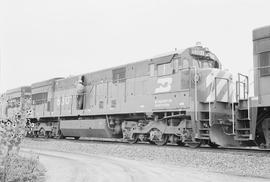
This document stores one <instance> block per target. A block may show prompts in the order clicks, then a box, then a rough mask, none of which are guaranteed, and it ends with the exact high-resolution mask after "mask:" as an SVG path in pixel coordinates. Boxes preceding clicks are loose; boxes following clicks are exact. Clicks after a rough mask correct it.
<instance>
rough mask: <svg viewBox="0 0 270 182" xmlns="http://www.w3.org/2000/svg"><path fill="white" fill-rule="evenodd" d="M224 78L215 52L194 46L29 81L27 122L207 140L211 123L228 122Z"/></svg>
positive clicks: (160, 139)
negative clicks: (30, 112) (95, 69)
mask: <svg viewBox="0 0 270 182" xmlns="http://www.w3.org/2000/svg"><path fill="white" fill-rule="evenodd" d="M43 85H48V86H43ZM232 85H233V84H232V75H231V74H230V73H229V72H228V71H227V70H222V69H221V63H220V61H219V60H218V58H217V57H216V56H215V55H214V54H213V53H212V52H210V51H209V50H208V49H207V48H205V47H202V46H200V45H198V46H195V47H191V48H187V49H185V50H183V51H175V52H172V53H168V54H166V55H161V56H157V57H154V58H151V59H147V60H143V61H140V62H136V63H132V64H128V65H123V66H119V67H115V68H112V69H106V70H102V71H98V72H94V73H87V74H83V75H78V76H74V77H69V78H65V79H52V80H50V81H47V82H41V83H38V84H33V85H32V102H33V116H32V117H31V121H32V122H33V123H35V126H38V127H36V128H37V129H36V130H35V131H36V135H45V136H60V137H62V138H64V137H67V136H69V137H74V138H76V139H78V138H79V137H99V138H123V139H124V140H127V141H128V142H130V143H135V142H138V141H149V142H150V143H155V144H157V145H164V144H166V143H167V142H170V143H177V144H179V145H184V144H185V143H186V144H188V145H190V146H199V145H200V144H201V143H208V144H210V145H214V143H213V142H211V138H210V135H209V131H210V129H211V126H212V125H215V124H220V123H226V124H227V125H229V126H230V127H232V124H233V121H232V118H233V114H232V102H233V87H232ZM52 88H53V89H52ZM44 89H45V90H46V92H45V91H44ZM45 93H46V94H45ZM48 95H50V99H49V97H48ZM44 98H45V99H44ZM39 100H40V101H39ZM218 137H220V136H218Z"/></svg>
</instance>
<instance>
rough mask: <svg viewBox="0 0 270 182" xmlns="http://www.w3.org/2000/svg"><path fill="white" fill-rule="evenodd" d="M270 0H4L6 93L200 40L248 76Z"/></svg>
mask: <svg viewBox="0 0 270 182" xmlns="http://www.w3.org/2000/svg"><path fill="white" fill-rule="evenodd" d="M269 7H270V1H269V0H253V1H252V0H113V1H112V0H89V1H87V0H46V1H44V0H0V93H1V92H4V91H5V90H7V89H11V88H16V87H19V86H24V85H30V84H31V83H34V82H38V81H43V80H47V79H50V78H53V77H59V76H60V77H67V76H70V75H77V74H81V73H88V72H92V71H97V70H101V69H105V68H110V67H114V66H118V65H122V64H126V63H131V62H135V61H139V60H143V59H147V58H151V57H153V56H155V55H159V54H161V53H165V52H170V51H172V50H174V49H175V48H177V49H185V48H188V47H190V46H194V45H195V44H196V42H201V43H202V45H203V46H206V47H208V48H209V49H210V50H211V51H212V52H213V53H215V54H216V55H217V57H218V58H219V59H220V61H221V63H222V64H223V68H226V69H229V70H230V71H231V72H232V73H233V74H237V73H238V72H242V73H245V74H248V73H249V71H248V70H250V69H251V68H252V59H253V53H252V49H253V48H252V30H253V29H255V28H258V27H261V26H266V25H270V22H269V20H270V19H269V17H270V11H269Z"/></svg>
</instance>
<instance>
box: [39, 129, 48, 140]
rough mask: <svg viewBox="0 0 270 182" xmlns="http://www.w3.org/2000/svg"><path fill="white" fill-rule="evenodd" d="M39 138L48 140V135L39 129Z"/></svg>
mask: <svg viewBox="0 0 270 182" xmlns="http://www.w3.org/2000/svg"><path fill="white" fill-rule="evenodd" d="M39 136H40V137H44V138H48V133H47V132H46V130H45V129H44V128H41V129H40V130H39Z"/></svg>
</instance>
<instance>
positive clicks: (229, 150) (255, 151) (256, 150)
mask: <svg viewBox="0 0 270 182" xmlns="http://www.w3.org/2000/svg"><path fill="white" fill-rule="evenodd" d="M30 139H31V140H34V141H41V142H42V141H55V140H57V141H61V140H58V139H55V138H47V139H45V138H30ZM63 141H66V142H70V143H89V142H91V143H99V144H100V143H106V144H110V145H114V144H115V142H117V144H118V145H119V144H120V145H131V144H129V143H127V142H125V141H123V140H122V139H100V138H82V139H80V140H74V139H73V138H72V137H70V138H66V139H65V140H63ZM132 145H133V146H134V147H135V146H138V145H139V146H141V145H144V146H149V147H164V148H166V147H168V148H172V147H174V148H182V149H183V148H184V149H186V150H197V151H201V152H220V153H236V152H237V153H248V154H252V153H253V154H266V155H269V156H270V149H262V148H259V147H218V148H211V147H209V146H208V145H202V146H201V147H199V148H195V149H194V148H190V147H188V146H178V145H174V144H167V145H165V146H157V145H151V144H149V143H147V142H140V143H136V144H132Z"/></svg>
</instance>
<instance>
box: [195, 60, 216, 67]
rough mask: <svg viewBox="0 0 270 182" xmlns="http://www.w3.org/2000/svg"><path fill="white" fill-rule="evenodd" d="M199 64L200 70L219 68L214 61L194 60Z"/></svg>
mask: <svg viewBox="0 0 270 182" xmlns="http://www.w3.org/2000/svg"><path fill="white" fill-rule="evenodd" d="M194 61H196V62H197V64H198V67H199V68H218V66H216V65H215V61H212V60H194Z"/></svg>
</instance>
